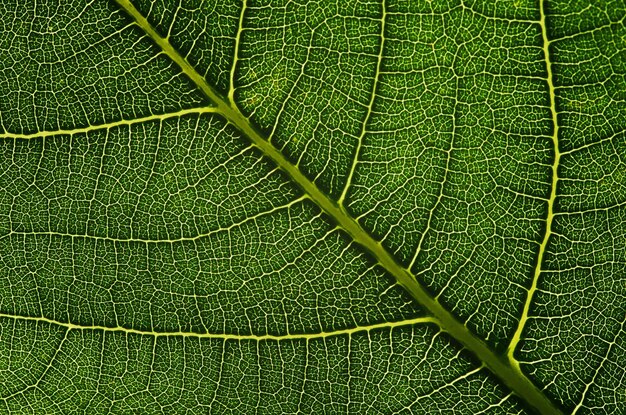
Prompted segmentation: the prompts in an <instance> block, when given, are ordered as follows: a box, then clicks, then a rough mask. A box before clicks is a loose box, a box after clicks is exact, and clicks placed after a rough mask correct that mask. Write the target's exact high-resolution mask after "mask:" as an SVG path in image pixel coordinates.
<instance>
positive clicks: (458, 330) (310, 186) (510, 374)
mask: <svg viewBox="0 0 626 415" xmlns="http://www.w3.org/2000/svg"><path fill="white" fill-rule="evenodd" d="M116 2H117V3H118V4H119V5H120V6H121V7H122V8H123V9H124V10H125V11H126V12H127V13H128V14H129V15H130V16H131V17H132V18H133V19H134V20H135V21H136V23H137V25H138V26H139V27H141V28H142V29H143V30H144V31H145V33H146V34H147V35H148V36H149V37H150V38H151V39H152V40H153V41H154V42H155V43H156V44H157V45H158V46H159V47H160V48H161V49H162V50H163V52H164V53H165V54H166V55H167V56H168V57H169V58H170V59H172V61H174V62H175V63H176V64H177V65H178V66H179V67H180V68H181V70H182V71H183V72H184V73H185V74H186V75H187V76H188V77H189V78H190V79H191V80H192V81H193V82H194V83H195V84H196V86H197V87H198V88H199V89H200V90H201V91H202V92H203V93H204V94H205V95H206V96H207V97H208V98H209V99H210V100H211V101H213V102H214V103H215V105H216V108H217V111H216V112H217V113H219V114H221V115H222V116H223V117H224V118H226V119H227V120H228V121H229V122H230V123H231V124H232V125H233V126H235V127H236V128H237V129H238V130H239V131H240V132H241V133H242V134H243V135H245V136H246V137H247V138H248V139H249V140H250V141H251V142H252V144H253V145H255V146H256V147H258V148H259V149H260V150H261V151H262V152H263V153H264V154H265V155H266V156H267V157H269V158H271V159H272V160H273V161H274V162H275V163H276V164H277V165H278V166H279V167H280V168H281V169H282V170H284V171H285V172H286V173H287V174H288V175H289V176H290V178H291V179H292V180H293V181H294V182H295V183H296V184H297V185H298V186H300V187H301V188H302V189H303V190H304V192H305V193H306V194H307V196H308V197H309V198H310V199H311V200H312V201H313V202H315V203H316V204H317V205H318V206H319V207H320V208H321V209H322V210H323V211H324V212H326V213H327V214H328V215H329V216H330V217H331V218H332V219H333V220H334V221H335V222H336V223H337V225H338V226H339V227H340V228H342V229H343V230H344V231H345V232H346V233H348V234H349V235H350V236H351V237H352V238H353V239H354V241H356V242H357V243H358V244H360V245H361V246H363V247H364V248H365V249H367V250H368V251H369V252H370V253H371V254H372V255H373V256H374V257H375V258H376V260H377V261H378V263H379V264H380V265H381V266H382V267H384V268H385V269H386V270H387V271H388V272H389V273H391V274H392V275H393V276H394V277H395V279H396V281H397V282H398V284H400V285H401V286H402V287H404V289H406V291H408V292H409V294H410V295H411V296H412V297H413V298H414V299H415V300H416V301H417V302H418V303H419V304H421V305H422V306H423V307H424V308H426V309H427V310H428V311H429V312H430V313H431V314H432V316H433V317H434V321H435V322H436V323H437V324H438V325H439V326H440V327H441V329H442V330H443V331H445V332H447V333H449V334H450V335H451V336H452V337H453V338H455V339H456V340H457V341H458V342H459V343H461V344H462V345H463V346H464V347H465V348H466V349H468V350H469V351H471V352H472V353H473V354H474V355H475V356H476V357H477V358H478V359H480V361H481V362H482V363H483V364H484V365H485V366H486V367H487V368H489V369H490V370H491V372H493V373H494V374H495V375H496V376H497V377H498V378H499V379H500V380H501V381H502V382H503V383H504V384H505V385H507V386H508V387H509V388H510V389H511V390H512V391H513V392H514V393H515V394H517V395H518V396H520V397H521V398H522V399H523V400H525V401H526V402H527V403H528V404H529V405H530V406H532V407H534V408H535V409H536V410H537V411H539V412H540V413H541V414H560V413H561V411H560V410H559V409H558V408H557V407H556V406H554V405H553V404H552V402H550V400H549V399H548V398H547V397H546V396H545V395H544V394H543V393H542V392H541V391H539V389H537V387H535V385H534V384H533V383H532V382H530V380H529V379H528V378H527V377H526V376H525V375H524V374H523V373H521V371H519V369H518V368H515V367H513V366H512V365H511V364H510V363H509V361H507V360H505V359H504V358H503V357H502V356H499V355H498V354H496V353H495V352H494V351H493V350H491V349H490V348H489V347H488V346H487V345H486V344H485V343H484V342H483V341H482V340H481V339H480V338H478V337H477V336H476V335H474V334H473V333H472V332H470V331H469V330H468V329H467V328H466V327H465V325H464V324H463V322H461V321H459V320H457V318H456V317H455V316H454V315H452V314H451V313H450V312H449V311H448V310H446V309H445V308H444V307H443V306H442V305H441V304H439V302H437V301H436V300H435V299H434V298H433V297H432V296H431V295H430V293H428V291H427V290H426V289H425V288H424V287H423V286H422V285H421V284H419V283H418V282H417V281H416V279H415V278H414V276H413V275H412V274H411V273H410V272H409V271H408V270H407V269H406V268H404V267H402V266H401V265H400V264H398V263H397V262H396V260H395V259H394V258H393V257H392V256H391V254H389V252H388V251H387V250H386V249H385V248H384V247H383V246H382V244H381V243H380V242H378V241H376V240H375V239H374V238H372V237H371V236H370V235H369V234H368V233H367V232H366V231H365V230H364V229H363V228H362V227H361V226H360V225H359V224H358V223H357V222H356V221H355V220H354V219H353V218H352V217H351V216H350V215H348V213H347V212H346V211H345V210H344V209H343V208H342V207H340V206H339V205H337V204H336V203H335V202H334V201H333V200H331V199H330V198H329V197H328V196H326V195H325V194H324V193H323V192H322V191H321V190H320V189H319V188H318V187H317V186H316V185H315V184H314V183H313V182H312V181H311V180H309V179H308V178H307V177H306V176H305V175H304V174H303V173H302V172H301V171H300V170H299V169H298V168H296V166H294V165H293V164H292V163H291V162H290V161H289V160H287V158H285V156H284V155H283V154H282V153H281V152H280V151H278V149H276V148H275V147H274V146H273V145H271V144H270V143H269V142H268V141H267V140H266V139H265V138H264V137H263V136H262V135H261V133H259V132H258V131H257V130H256V128H254V127H253V126H252V125H251V124H250V122H249V120H248V119H247V118H246V117H245V116H243V114H241V112H239V110H238V109H237V108H236V106H235V105H234V104H231V102H229V101H228V100H227V99H226V98H224V97H222V96H221V94H220V93H218V92H217V91H216V90H215V89H214V88H213V87H211V86H210V85H209V84H208V83H207V82H206V80H205V79H204V77H203V76H202V75H200V74H199V73H198V72H197V71H196V70H195V69H194V68H193V67H192V66H191V65H190V64H189V62H187V61H186V60H185V59H184V58H183V57H182V56H181V55H180V54H179V53H178V51H176V50H175V49H174V48H173V46H172V45H171V44H170V43H169V41H168V40H167V39H166V38H163V37H162V36H161V35H159V34H158V33H157V32H156V31H155V30H154V28H153V27H152V26H151V24H150V23H149V22H148V21H147V19H146V18H145V17H144V16H143V15H141V13H140V12H139V11H138V10H137V9H136V8H135V7H134V6H133V5H132V3H130V1H128V0H116Z"/></svg>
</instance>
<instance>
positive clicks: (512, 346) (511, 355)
mask: <svg viewBox="0 0 626 415" xmlns="http://www.w3.org/2000/svg"><path fill="white" fill-rule="evenodd" d="M539 7H540V14H541V20H540V21H539V24H540V25H541V35H542V38H543V55H544V60H545V62H546V73H547V79H546V82H547V84H548V94H549V95H550V113H551V116H552V128H553V131H552V145H553V152H554V160H553V162H552V183H551V186H552V188H551V190H550V198H549V199H548V213H547V217H546V228H545V233H544V235H543V240H542V241H541V245H539V253H538V254H537V263H536V264H535V272H534V274H533V279H532V282H531V284H530V288H529V289H528V294H527V296H526V302H525V303H524V309H523V311H522V316H521V317H520V320H519V323H518V325H517V329H516V330H515V333H514V334H513V337H512V338H511V342H510V343H509V347H508V349H507V357H508V359H509V362H510V363H511V365H512V366H513V367H515V368H516V369H517V370H518V371H519V370H520V367H519V362H518V361H517V359H516V358H515V350H516V349H517V345H518V343H519V341H520V339H521V338H522V332H523V331H524V327H525V326H526V322H527V321H528V313H529V311H530V305H531V304H532V301H533V296H534V294H535V291H537V283H538V281H539V277H540V276H541V266H542V263H543V258H544V255H545V252H546V246H547V245H548V240H549V239H550V235H551V234H552V220H553V219H554V202H555V200H556V191H557V184H558V181H559V175H558V170H559V161H560V159H561V153H560V152H559V123H558V118H557V111H556V95H555V89H554V83H553V76H552V63H551V61H550V40H549V38H548V31H547V26H546V14H545V9H544V1H541V2H540V6H539Z"/></svg>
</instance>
